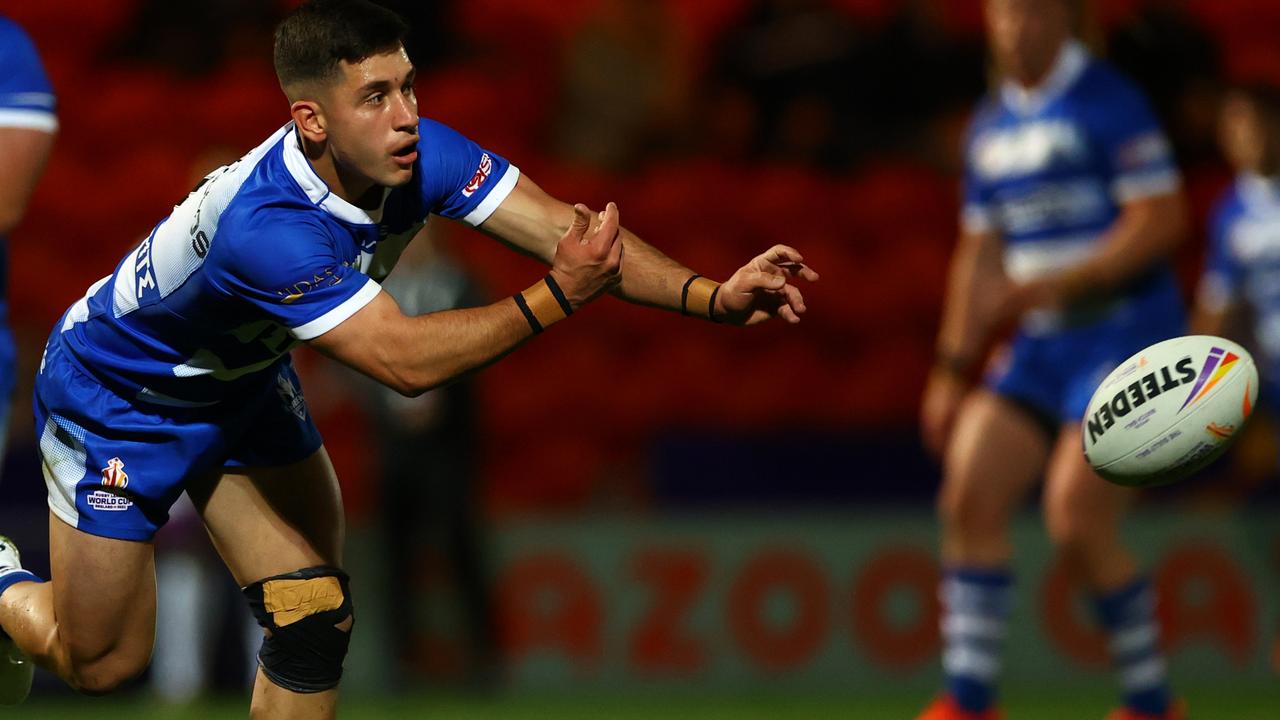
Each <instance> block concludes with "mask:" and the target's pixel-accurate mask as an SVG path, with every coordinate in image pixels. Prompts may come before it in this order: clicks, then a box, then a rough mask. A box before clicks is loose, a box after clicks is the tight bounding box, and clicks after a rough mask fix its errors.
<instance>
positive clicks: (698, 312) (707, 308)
mask: <svg viewBox="0 0 1280 720" xmlns="http://www.w3.org/2000/svg"><path fill="white" fill-rule="evenodd" d="M719 292H720V283H718V282H716V281H715V280H710V279H708V278H704V277H702V276H701V275H694V276H692V277H690V278H689V279H688V280H686V281H685V283H684V287H683V288H681V290H680V314H681V315H695V316H698V317H704V318H706V319H708V320H710V321H712V322H716V318H715V314H714V313H715V307H716V295H717V294H719Z"/></svg>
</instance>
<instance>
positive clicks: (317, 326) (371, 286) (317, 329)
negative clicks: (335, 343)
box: [290, 278, 382, 340]
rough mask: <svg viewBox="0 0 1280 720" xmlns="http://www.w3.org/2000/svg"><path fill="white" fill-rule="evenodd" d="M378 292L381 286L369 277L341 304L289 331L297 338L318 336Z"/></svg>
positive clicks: (362, 305)
mask: <svg viewBox="0 0 1280 720" xmlns="http://www.w3.org/2000/svg"><path fill="white" fill-rule="evenodd" d="M380 292H382V286H381V285H379V284H378V283H377V281H376V280H373V279H372V278H370V280H369V281H368V282H366V283H365V284H364V287H362V288H360V289H359V290H357V291H356V294H355V295H352V296H351V297H349V298H347V299H346V300H343V301H342V304H340V305H338V306H337V307H335V308H334V309H332V310H330V311H329V312H327V313H325V314H323V315H321V316H320V317H318V318H316V319H315V320H312V321H311V322H308V323H303V324H302V325H299V326H298V327H296V328H293V329H292V330H290V332H292V333H293V336H294V337H296V338H298V339H299V340H311V339H314V338H318V337H320V336H321V335H323V334H325V333H327V332H329V331H330V330H332V329H334V328H336V327H338V326H339V325H341V324H342V323H343V321H345V320H346V319H347V318H349V317H351V316H352V315H355V314H356V313H357V312H359V311H360V309H361V308H363V307H364V306H365V305H368V304H369V303H371V302H373V299H374V298H376V297H378V293H380Z"/></svg>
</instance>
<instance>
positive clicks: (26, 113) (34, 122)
mask: <svg viewBox="0 0 1280 720" xmlns="http://www.w3.org/2000/svg"><path fill="white" fill-rule="evenodd" d="M0 128H23V129H25V130H39V131H41V132H47V133H52V132H57V130H58V116H57V115H54V114H53V113H51V112H48V111H46V110H27V109H25V108H0Z"/></svg>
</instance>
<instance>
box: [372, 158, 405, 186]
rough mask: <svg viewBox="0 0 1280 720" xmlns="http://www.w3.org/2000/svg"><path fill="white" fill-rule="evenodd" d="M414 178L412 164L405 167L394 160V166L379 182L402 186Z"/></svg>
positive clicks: (385, 184)
mask: <svg viewBox="0 0 1280 720" xmlns="http://www.w3.org/2000/svg"><path fill="white" fill-rule="evenodd" d="M412 179H413V166H412V165H410V166H408V167H404V166H402V165H398V164H396V163H394V162H393V163H392V167H391V168H390V169H388V170H387V171H386V172H385V173H384V174H383V176H382V179H381V182H380V183H379V184H380V185H383V186H385V187H400V186H401V185H405V184H407V183H408V182H409V181H410V180H412Z"/></svg>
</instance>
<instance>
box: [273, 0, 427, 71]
mask: <svg viewBox="0 0 1280 720" xmlns="http://www.w3.org/2000/svg"><path fill="white" fill-rule="evenodd" d="M408 32H409V26H408V25H406V24H405V22H404V20H401V19H400V16H399V15H396V14H395V13H394V12H392V11H390V10H388V9H386V8H384V7H382V6H380V5H375V4H373V3H371V2H368V0H311V2H308V3H305V4H303V5H301V6H299V7H298V8H297V9H296V10H294V11H293V12H291V13H289V15H288V17H286V18H285V19H284V20H283V21H281V23H280V25H279V27H277V28H276V37H275V51H274V53H273V60H274V62H275V66H276V77H277V78H279V79H280V85H281V87H284V88H288V87H290V86H293V85H296V84H298V83H305V82H313V81H317V80H319V81H324V80H328V79H330V78H331V77H333V75H334V74H335V73H336V72H337V70H338V63H339V62H341V61H344V60H345V61H347V62H352V63H355V62H360V61H361V60H364V59H365V58H368V57H371V56H373V55H378V54H380V53H383V52H388V51H391V50H394V49H395V48H396V46H397V45H403V44H404V38H405V35H407V34H408Z"/></svg>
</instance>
